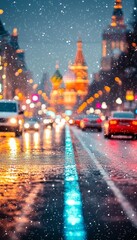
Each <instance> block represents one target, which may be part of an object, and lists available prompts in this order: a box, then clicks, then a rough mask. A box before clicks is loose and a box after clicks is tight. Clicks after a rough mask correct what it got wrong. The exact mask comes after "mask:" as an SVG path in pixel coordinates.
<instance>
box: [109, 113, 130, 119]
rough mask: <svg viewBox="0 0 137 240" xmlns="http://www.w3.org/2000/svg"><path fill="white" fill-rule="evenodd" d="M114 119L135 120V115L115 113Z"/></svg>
mask: <svg viewBox="0 0 137 240" xmlns="http://www.w3.org/2000/svg"><path fill="white" fill-rule="evenodd" d="M113 117H114V118H134V114H133V113H124V112H121V113H113Z"/></svg>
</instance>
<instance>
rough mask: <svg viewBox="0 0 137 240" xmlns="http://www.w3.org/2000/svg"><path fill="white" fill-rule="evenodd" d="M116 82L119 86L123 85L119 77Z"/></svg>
mask: <svg viewBox="0 0 137 240" xmlns="http://www.w3.org/2000/svg"><path fill="white" fill-rule="evenodd" d="M115 81H116V82H117V83H118V85H122V81H121V79H120V78H119V77H115Z"/></svg>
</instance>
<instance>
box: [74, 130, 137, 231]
mask: <svg viewBox="0 0 137 240" xmlns="http://www.w3.org/2000/svg"><path fill="white" fill-rule="evenodd" d="M72 130H73V132H74V134H75V136H76V137H77V139H78V140H79V142H80V143H81V145H82V146H83V147H84V149H85V150H86V151H87V153H88V154H89V156H90V158H91V160H93V162H94V163H95V165H96V167H97V169H98V170H99V171H100V173H101V175H102V176H103V179H104V181H105V182H106V183H107V185H108V186H109V187H110V189H111V190H112V192H113V193H114V195H115V197H116V198H117V200H118V202H119V203H120V205H121V207H122V208H123V210H124V212H125V214H126V216H127V218H128V219H130V221H131V222H132V224H133V225H134V226H135V227H136V228H137V214H136V212H135V211H134V209H133V207H132V205H131V204H130V203H129V202H128V200H127V199H126V197H125V196H124V195H123V194H122V192H121V191H120V189H119V188H118V187H117V186H116V185H115V183H114V182H113V181H112V180H111V178H110V177H109V175H108V173H107V171H105V170H104V168H103V167H102V165H101V164H100V163H99V161H98V160H97V158H96V157H95V155H94V153H92V152H91V151H90V150H89V148H88V147H87V146H86V144H85V143H84V142H83V141H82V140H81V138H80V136H79V134H78V133H77V132H76V131H74V129H72Z"/></svg>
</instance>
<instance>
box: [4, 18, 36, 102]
mask: <svg viewBox="0 0 137 240" xmlns="http://www.w3.org/2000/svg"><path fill="white" fill-rule="evenodd" d="M31 78H32V76H31V72H30V71H29V70H28V68H27V66H26V62H25V53H24V50H23V49H20V47H19V43H18V31H17V29H16V28H14V29H13V32H12V33H11V34H9V33H8V32H7V31H6V30H5V28H4V26H3V24H2V21H1V20H0V98H7V99H13V98H15V99H18V100H20V101H24V100H25V98H26V97H29V94H30V92H31V85H30V81H29V80H30V79H31Z"/></svg>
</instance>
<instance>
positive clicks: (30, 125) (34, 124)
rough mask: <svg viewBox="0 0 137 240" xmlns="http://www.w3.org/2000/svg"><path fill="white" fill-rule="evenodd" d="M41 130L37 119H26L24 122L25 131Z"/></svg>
mask: <svg viewBox="0 0 137 240" xmlns="http://www.w3.org/2000/svg"><path fill="white" fill-rule="evenodd" d="M39 129H40V121H39V119H38V118H36V117H31V118H25V121H24V131H28V130H33V131H39Z"/></svg>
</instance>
